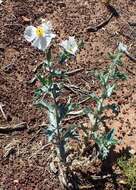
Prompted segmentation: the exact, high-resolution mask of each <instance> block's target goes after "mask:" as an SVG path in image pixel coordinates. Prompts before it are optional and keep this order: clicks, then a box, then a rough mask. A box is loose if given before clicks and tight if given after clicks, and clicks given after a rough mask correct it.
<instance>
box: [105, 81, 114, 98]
mask: <svg viewBox="0 0 136 190" xmlns="http://www.w3.org/2000/svg"><path fill="white" fill-rule="evenodd" d="M114 88H115V84H113V85H112V86H111V85H110V84H109V85H108V86H107V92H106V96H107V97H108V98H109V97H110V96H111V95H112V93H113V90H114Z"/></svg>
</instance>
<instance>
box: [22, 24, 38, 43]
mask: <svg viewBox="0 0 136 190" xmlns="http://www.w3.org/2000/svg"><path fill="white" fill-rule="evenodd" d="M24 37H25V39H26V40H27V41H28V42H32V41H33V40H34V39H35V38H36V28H35V27H34V26H27V27H26V29H25V31H24Z"/></svg>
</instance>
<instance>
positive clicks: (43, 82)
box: [37, 74, 48, 86]
mask: <svg viewBox="0 0 136 190" xmlns="http://www.w3.org/2000/svg"><path fill="white" fill-rule="evenodd" d="M37 79H38V80H39V81H40V82H41V84H42V85H43V86H44V85H47V84H48V80H47V79H45V78H44V77H43V76H42V75H40V74H38V75H37Z"/></svg>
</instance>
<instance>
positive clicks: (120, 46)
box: [118, 42, 128, 53]
mask: <svg viewBox="0 0 136 190" xmlns="http://www.w3.org/2000/svg"><path fill="white" fill-rule="evenodd" d="M118 50H119V51H122V52H125V53H127V52H128V51H127V46H126V45H124V44H123V43H121V42H120V43H119V45H118Z"/></svg>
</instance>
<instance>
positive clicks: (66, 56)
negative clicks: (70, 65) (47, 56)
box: [59, 51, 72, 64]
mask: <svg viewBox="0 0 136 190" xmlns="http://www.w3.org/2000/svg"><path fill="white" fill-rule="evenodd" d="M71 56H72V55H71V54H70V53H68V52H66V51H63V52H61V53H60V56H59V57H60V60H59V63H60V64H63V63H65V62H66V61H67V60H68V59H70V58H71Z"/></svg>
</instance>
